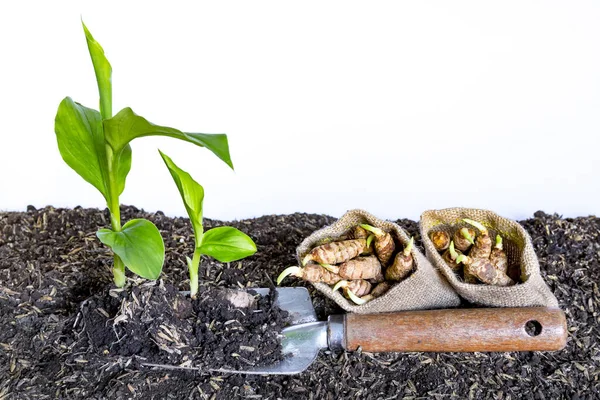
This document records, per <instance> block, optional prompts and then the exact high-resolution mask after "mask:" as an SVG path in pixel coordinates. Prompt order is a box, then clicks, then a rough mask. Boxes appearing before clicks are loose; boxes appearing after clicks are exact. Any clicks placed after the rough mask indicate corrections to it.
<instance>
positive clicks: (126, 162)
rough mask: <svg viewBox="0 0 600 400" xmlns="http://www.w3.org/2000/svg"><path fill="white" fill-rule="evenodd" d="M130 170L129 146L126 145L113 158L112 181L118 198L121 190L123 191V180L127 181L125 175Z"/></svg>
mask: <svg viewBox="0 0 600 400" xmlns="http://www.w3.org/2000/svg"><path fill="white" fill-rule="evenodd" d="M130 169H131V146H130V145H127V146H125V147H123V150H121V152H119V153H118V154H117V155H116V156H115V157H114V158H113V171H115V175H114V179H115V187H116V195H117V196H120V195H121V193H123V190H125V180H126V179H127V174H129V170H130Z"/></svg>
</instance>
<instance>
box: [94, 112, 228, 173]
mask: <svg viewBox="0 0 600 400" xmlns="http://www.w3.org/2000/svg"><path fill="white" fill-rule="evenodd" d="M104 135H105V137H106V141H107V143H108V144H109V145H110V147H111V148H112V149H113V151H114V152H115V153H119V152H120V151H121V150H122V149H123V148H124V147H125V146H126V145H127V144H128V143H129V142H131V141H132V140H133V139H135V138H138V137H144V136H168V137H172V138H175V139H180V140H185V141H186V142H190V143H194V144H195V145H197V146H200V147H206V148H207V149H208V150H210V151H212V152H213V153H214V154H215V155H216V156H217V157H219V158H220V159H221V160H223V162H225V163H226V164H227V165H229V166H230V167H231V168H232V169H233V163H232V162H231V156H230V155H229V143H228V142H227V135H225V134H221V133H219V134H208V133H186V132H181V131H180V130H177V129H174V128H169V127H166V126H159V125H155V124H153V123H151V122H148V120H146V119H145V118H144V117H140V116H139V115H137V114H135V113H134V112H133V111H132V110H131V108H129V107H126V108H124V109H122V110H121V111H119V112H118V113H117V115H115V116H114V117H112V118H110V119H107V120H104Z"/></svg>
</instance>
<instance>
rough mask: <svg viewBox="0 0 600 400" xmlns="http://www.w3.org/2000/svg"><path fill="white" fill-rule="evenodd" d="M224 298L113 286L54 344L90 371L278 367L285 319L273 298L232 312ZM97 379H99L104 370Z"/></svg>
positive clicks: (213, 292) (167, 288)
mask: <svg viewBox="0 0 600 400" xmlns="http://www.w3.org/2000/svg"><path fill="white" fill-rule="evenodd" d="M276 293H277V292H275V291H274V292H273V294H274V295H275V296H276ZM226 296H227V292H226V291H225V290H223V289H220V288H207V287H201V288H200V290H199V292H198V295H197V299H196V300H193V301H192V300H191V299H190V298H189V297H186V296H184V295H182V294H180V293H179V291H178V290H177V289H176V288H175V287H174V286H172V285H169V284H164V283H163V281H162V280H161V281H158V282H147V283H143V284H141V285H136V286H133V287H131V288H129V289H114V288H112V289H111V288H110V287H109V288H107V289H106V290H104V291H103V292H102V293H100V294H98V295H94V296H92V297H91V298H89V299H88V300H85V301H84V302H83V303H82V305H81V307H80V312H79V313H78V314H77V315H76V316H75V317H74V318H71V319H68V320H67V321H66V322H65V324H64V328H63V331H62V332H60V333H58V334H57V336H56V337H52V336H51V337H50V340H52V341H54V342H55V343H57V344H58V345H59V347H60V346H64V347H67V348H68V349H69V352H70V353H71V354H70V355H69V356H67V359H68V360H69V361H72V362H79V363H90V364H89V365H94V364H93V363H94V362H97V361H98V360H100V361H101V362H102V363H103V364H110V363H112V364H113V366H115V365H117V364H121V363H123V362H126V363H127V362H133V363H134V364H135V365H137V366H140V365H141V366H144V365H145V364H165V365H174V366H180V367H186V368H191V367H193V368H198V369H200V370H203V371H209V370H211V369H220V368H223V369H229V370H231V369H235V370H238V369H241V368H248V367H251V366H261V365H266V364H273V363H275V362H277V361H279V360H281V359H282V358H283V357H282V354H281V343H280V336H281V335H280V332H281V330H282V329H283V328H284V327H285V322H286V317H287V312H285V311H281V310H280V309H279V308H278V307H276V306H274V304H273V299H272V298H271V296H270V295H269V296H266V297H264V298H263V297H261V296H258V295H256V297H254V296H252V295H250V294H249V295H248V299H249V301H252V303H251V306H248V307H240V306H234V305H233V304H231V303H230V302H229V300H227V298H226ZM65 355H67V354H65ZM123 357H132V359H131V360H129V359H128V360H125V361H124V360H123V359H122V358H123ZM98 375H99V376H97V378H98V379H102V376H101V375H102V371H100V373H99V374H98Z"/></svg>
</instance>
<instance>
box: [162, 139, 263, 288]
mask: <svg viewBox="0 0 600 400" xmlns="http://www.w3.org/2000/svg"><path fill="white" fill-rule="evenodd" d="M158 152H159V153H160V156H161V157H162V159H163V161H164V162H165V165H166V166H167V168H168V169H169V172H170V173H171V176H172V177H173V180H174V181H175V185H177V189H179V193H180V194H181V198H182V200H183V204H184V206H185V209H186V211H187V214H188V216H189V218H190V222H191V223H192V229H193V230H194V238H195V242H196V245H195V247H194V255H193V258H191V259H190V258H189V257H186V260H187V266H188V271H189V274H190V295H191V297H192V298H193V299H195V298H196V294H197V293H198V269H199V267H200V259H201V256H202V255H203V254H204V255H207V256H210V257H213V258H215V259H217V260H219V261H220V262H224V263H225V262H231V261H237V260H241V259H242V258H245V257H248V256H251V255H252V254H254V253H256V244H255V243H254V242H253V241H252V239H250V237H248V235H246V234H245V233H243V232H241V231H239V230H238V229H236V228H233V227H231V226H220V227H218V228H213V229H209V230H208V231H206V232H204V227H203V225H202V213H203V202H204V188H203V187H202V186H201V185H200V184H199V183H198V182H196V181H195V180H194V179H193V178H192V177H191V175H190V174H188V173H187V172H185V171H184V170H182V169H181V168H179V167H178V166H177V165H176V164H175V163H174V162H173V160H171V158H170V157H169V156H167V155H166V154H164V153H163V152H161V151H160V150H159V151H158Z"/></svg>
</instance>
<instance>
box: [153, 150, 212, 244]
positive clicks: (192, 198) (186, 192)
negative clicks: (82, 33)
mask: <svg viewBox="0 0 600 400" xmlns="http://www.w3.org/2000/svg"><path fill="white" fill-rule="evenodd" d="M158 152H159V153H160V156H161V157H162V159H163V161H164V162H165V164H166V165H167V168H169V172H170V173H171V176H172V177H173V180H174V181H175V184H176V185H177V189H179V194H181V198H182V199H183V204H184V205H185V209H186V210H187V213H188V216H189V217H190V221H192V227H193V228H194V234H195V236H196V246H199V245H200V240H201V239H202V234H203V228H202V202H203V201H204V188H203V187H202V185H200V184H199V183H198V182H196V181H195V180H194V179H193V178H192V177H191V175H190V174H188V173H187V172H185V171H184V170H182V169H181V168H179V167H178V166H177V165H176V164H175V163H174V162H173V160H171V158H170V157H169V156H167V155H166V154H164V153H163V152H162V151H160V150H158Z"/></svg>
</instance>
